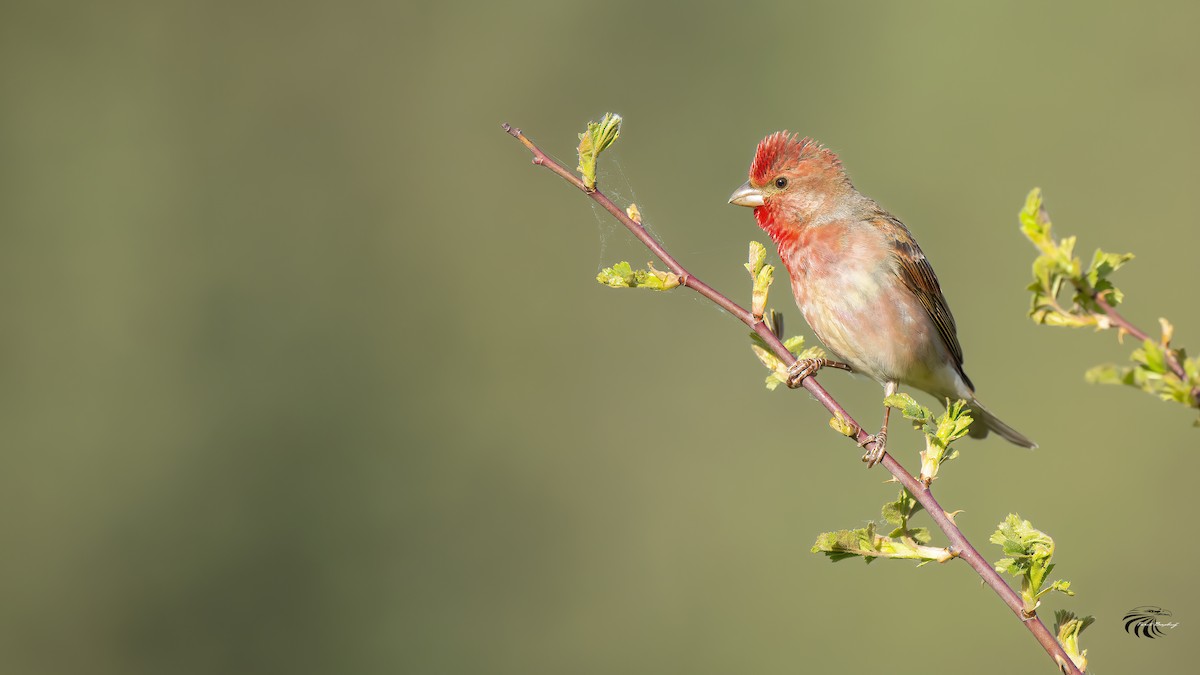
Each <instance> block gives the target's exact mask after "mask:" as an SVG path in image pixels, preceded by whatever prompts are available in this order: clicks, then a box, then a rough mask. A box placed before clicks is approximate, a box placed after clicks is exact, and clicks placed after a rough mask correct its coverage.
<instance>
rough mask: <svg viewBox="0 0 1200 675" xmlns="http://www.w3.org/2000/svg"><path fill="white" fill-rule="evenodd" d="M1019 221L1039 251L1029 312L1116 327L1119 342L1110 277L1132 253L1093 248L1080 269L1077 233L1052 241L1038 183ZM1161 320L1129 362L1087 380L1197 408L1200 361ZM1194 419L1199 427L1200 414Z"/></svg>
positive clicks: (1122, 329)
mask: <svg viewBox="0 0 1200 675" xmlns="http://www.w3.org/2000/svg"><path fill="white" fill-rule="evenodd" d="M1020 221H1021V231H1022V232H1023V233H1024V234H1025V236H1026V237H1028V238H1029V240H1030V241H1031V242H1033V244H1034V246H1036V247H1037V249H1038V251H1039V255H1038V257H1037V259H1036V260H1034V261H1033V282H1032V283H1031V284H1030V285H1029V290H1030V291H1032V292H1033V300H1032V303H1031V305H1030V309H1029V315H1030V317H1032V318H1033V320H1034V321H1035V322H1037V323H1040V324H1045V325H1048V326H1067V327H1071V328H1082V327H1085V326H1091V327H1093V328H1095V329H1096V330H1107V329H1110V328H1114V327H1115V328H1116V329H1117V338H1118V340H1122V341H1123V338H1124V337H1125V335H1126V334H1129V332H1130V329H1129V327H1128V326H1129V324H1128V323H1125V322H1123V321H1122V320H1120V318H1119V316H1118V315H1116V314H1115V312H1113V311H1112V310H1111V308H1113V307H1116V306H1117V305H1119V304H1121V302H1122V301H1123V300H1124V299H1125V295H1124V294H1123V293H1122V292H1121V290H1120V289H1119V288H1117V287H1116V286H1114V285H1113V283H1112V280H1111V278H1110V277H1111V275H1112V273H1113V272H1116V271H1117V270H1118V269H1120V268H1121V267H1122V266H1123V265H1124V264H1125V263H1127V262H1129V261H1130V260H1133V254H1132V253H1108V252H1106V251H1102V250H1100V249H1096V252H1095V253H1093V254H1092V262H1091V264H1090V265H1088V267H1087V269H1084V268H1083V266H1082V263H1081V262H1080V259H1079V258H1077V257H1075V254H1074V250H1075V237H1064V238H1063V239H1058V240H1055V239H1054V237H1053V236H1052V235H1051V227H1052V226H1051V223H1050V216H1049V214H1048V213H1047V212H1046V208H1045V206H1044V205H1043V203H1042V194H1041V191H1040V190H1038V189H1036V188H1035V189H1034V190H1033V191H1032V192H1030V193H1029V196H1028V197H1026V199H1025V206H1024V208H1022V209H1021V213H1020ZM1066 288H1070V289H1073V291H1072V293H1071V299H1070V305H1069V306H1064V305H1063V303H1062V301H1060V296H1062V295H1064V294H1065V293H1064V289H1066ZM1101 301H1103V303H1104V304H1105V305H1107V306H1108V307H1107V308H1106V307H1104V306H1103V305H1102V304H1101ZM1114 317H1115V318H1114ZM1159 324H1160V326H1161V329H1162V333H1161V337H1160V338H1159V340H1158V341H1157V342H1155V341H1153V340H1148V339H1147V340H1143V342H1142V345H1141V346H1140V347H1138V348H1137V349H1135V350H1134V351H1133V353H1132V354H1130V357H1129V358H1130V362H1131V363H1130V365H1124V366H1118V365H1116V364H1111V363H1107V364H1102V365H1099V366H1096V367H1094V368H1091V369H1090V370H1088V371H1087V373H1085V375H1084V377H1085V379H1086V380H1087V381H1088V382H1092V383H1099V384H1123V385H1126V386H1130V387H1134V388H1136V389H1140V390H1142V391H1144V392H1146V393H1148V394H1151V395H1153V396H1157V397H1159V398H1161V399H1162V400H1164V401H1175V402H1178V403H1182V404H1183V405H1185V406H1188V407H1191V408H1198V409H1200V360H1197V359H1195V358H1188V357H1187V354H1186V353H1185V352H1184V350H1183V349H1175V348H1172V347H1171V338H1172V336H1173V333H1174V328H1173V327H1172V326H1171V323H1170V322H1169V321H1167V320H1166V319H1161V318H1160V319H1159ZM1139 335H1141V334H1140V332H1139ZM1195 424H1196V426H1200V418H1198V419H1197V420H1196V422H1195Z"/></svg>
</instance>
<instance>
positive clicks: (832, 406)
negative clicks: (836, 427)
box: [501, 124, 1082, 675]
mask: <svg viewBox="0 0 1200 675" xmlns="http://www.w3.org/2000/svg"><path fill="white" fill-rule="evenodd" d="M501 126H502V127H503V128H504V131H506V132H507V133H508V134H509V135H510V136H512V137H513V138H515V139H517V140H518V141H520V142H521V143H522V144H524V145H525V147H526V148H528V149H529V151H530V152H531V153H533V163H534V164H537V165H539V166H544V167H546V168H547V169H550V170H551V171H553V172H554V173H556V174H558V175H559V176H561V177H562V178H563V179H564V180H566V181H567V182H568V183H570V184H572V185H574V186H575V187H576V188H578V189H579V190H581V191H582V192H583V193H584V194H586V195H587V196H588V197H590V198H591V199H592V200H593V201H595V202H596V203H598V204H599V205H600V206H602V207H604V210H606V211H608V212H609V213H611V214H612V215H613V217H614V218H616V219H617V220H618V221H620V222H621V224H622V225H624V226H625V227H626V229H628V230H629V231H630V232H631V233H633V236H635V237H637V238H638V240H639V241H641V242H642V243H643V244H645V245H646V247H647V248H649V249H650V251H651V252H652V253H654V255H655V256H657V257H658V259H659V260H661V261H662V262H663V264H665V265H666V266H667V267H668V268H669V269H670V270H671V271H672V272H674V273H675V274H677V275H678V276H679V277H680V285H682V286H686V287H688V288H690V289H692V290H694V291H696V292H697V293H699V294H700V295H703V296H704V297H706V298H708V299H709V300H711V301H712V302H714V303H715V304H716V305H717V306H719V307H721V308H722V309H724V310H725V311H727V312H729V313H730V314H732V315H733V316H735V317H736V318H737V319H738V320H739V321H741V322H742V323H744V324H746V325H747V326H749V327H750V329H751V330H753V331H754V332H755V333H756V334H757V335H758V336H759V337H761V338H762V339H763V341H764V342H766V343H767V346H769V347H770V348H771V351H772V352H774V353H775V356H776V357H778V358H779V359H780V360H781V361H783V362H784V364H785V365H788V366H790V365H792V364H793V363H795V362H796V357H795V356H793V355H792V353H791V352H790V351H788V349H787V347H785V346H784V345H783V343H782V342H781V341H780V340H779V338H778V337H777V336H776V335H775V333H773V332H771V329H770V328H769V327H768V326H767V324H766V322H764V321H763V319H762V318H760V317H756V316H754V315H753V314H752V313H751V312H750V311H749V310H746V309H744V308H742V307H741V306H740V305H738V304H737V303H736V302H734V301H732V300H730V299H729V298H727V297H726V296H725V295H723V294H721V293H719V292H718V291H716V290H715V289H713V288H712V287H711V286H709V285H708V284H706V283H704V282H702V281H700V280H699V279H697V278H696V277H695V276H694V275H692V274H691V273H690V272H688V271H687V270H686V269H685V268H684V267H683V265H681V264H679V261H677V260H676V259H675V258H674V257H673V256H672V255H671V254H670V253H667V251H666V249H664V248H663V247H662V244H660V243H659V242H658V241H656V240H655V239H654V237H651V236H650V234H649V233H648V232H647V231H646V229H645V228H644V227H642V225H641V224H640V223H638V222H637V221H635V220H633V219H632V218H630V217H629V216H628V215H626V213H625V212H624V211H623V210H621V209H620V208H619V207H618V206H617V205H616V204H614V203H613V202H612V200H611V199H609V198H608V197H607V196H606V195H605V194H604V193H603V192H601V191H600V190H599V189H593V190H589V189H588V188H587V187H586V186H585V185H584V184H583V181H582V180H580V179H579V178H578V177H577V176H575V175H574V174H573V173H571V172H570V171H569V170H567V169H566V168H565V167H563V166H562V165H561V164H559V163H558V162H556V161H555V160H554V159H553V158H551V157H549V156H547V155H546V153H544V152H542V150H541V149H540V148H539V147H538V146H537V145H535V144H534V143H533V142H532V141H530V140H529V139H528V138H526V137H525V135H524V134H522V133H521V130H520V129H517V128H514V127H512V126H510V125H508V124H502V125H501ZM801 386H803V387H804V388H805V389H806V390H807V391H808V393H810V394H812V396H813V397H814V398H816V399H817V401H819V402H820V403H821V405H823V406H825V408H826V409H827V410H828V411H829V412H831V413H833V414H834V415H836V416H839V417H841V418H842V419H844V420H846V422H848V423H849V424H850V425H852V427H853V428H854V429H856V430H857V431H856V433H855V435H854V440H856V441H857V442H859V443H863V444H864V445H863V446H862V447H865V448H867V449H870V448H874V447H875V443H874V441H870V442H868V439H870V435H869V434H868V433H867V432H866V431H865V430H864V429H863V427H862V425H860V424H859V423H858V422H855V421H854V418H853V417H851V416H850V413H848V412H846V409H845V408H843V407H842V406H841V404H839V403H838V402H837V401H836V400H834V398H833V397H832V396H830V394H829V392H828V391H826V390H825V388H824V387H822V386H821V385H820V384H819V383H818V382H817V378H816V376H815V375H810V376H809V377H807V378H805V379H804V380H803V381H802V382H801ZM879 463H880V464H882V465H883V467H884V468H885V469H887V470H888V472H889V473H891V474H892V475H893V476H895V478H896V480H898V481H899V482H900V484H901V485H903V486H904V489H906V490H908V491H909V493H910V494H912V495H913V497H915V498H916V500H917V501H918V502H919V503H920V504H921V506H922V507H924V509H925V510H926V511H927V512H928V513H929V515H930V517H932V518H933V521H934V523H936V524H937V526H938V529H940V530H941V531H942V533H943V534H945V535H946V538H947V539H949V540H950V544H951V545H950V550H951V552H952V553H953V554H954V555H955V556H956V557H959V558H962V559H963V560H964V561H966V563H967V564H968V565H970V566H971V568H972V569H974V570H975V572H976V573H977V574H978V575H979V576H980V578H982V579H983V582H984V583H985V584H987V586H988V587H989V588H991V589H992V590H993V591H995V592H996V594H997V595H999V596H1000V599H1001V600H1003V601H1004V604H1006V605H1008V608H1009V609H1011V610H1012V611H1013V613H1015V614H1016V615H1017V616H1018V617H1019V618H1020V619H1021V622H1022V623H1023V624H1024V625H1025V627H1026V628H1028V629H1029V632H1030V633H1032V634H1033V636H1034V639H1036V640H1037V641H1038V643H1039V644H1041V645H1042V648H1043V649H1045V650H1046V653H1047V654H1049V655H1050V658H1052V659H1053V660H1054V662H1055V663H1056V664H1057V665H1058V667H1059V669H1060V670H1061V671H1062V672H1064V673H1069V674H1070V675H1082V673H1081V671H1080V670H1079V669H1078V668H1077V667H1075V664H1074V663H1073V662H1072V661H1071V659H1070V658H1069V657H1068V656H1067V653H1066V652H1065V651H1063V648H1062V646H1061V645H1059V643H1058V640H1057V639H1055V637H1054V635H1053V634H1052V633H1051V632H1050V630H1049V629H1048V628H1046V625H1045V624H1044V623H1042V620H1041V618H1039V617H1038V616H1037V615H1026V614H1025V613H1024V603H1023V602H1022V600H1021V597H1020V595H1018V594H1017V592H1016V591H1014V590H1013V589H1012V587H1010V586H1009V585H1008V584H1007V583H1006V582H1005V581H1004V579H1003V578H1002V577H1001V576H1000V574H999V573H998V572H996V570H995V569H994V568H993V567H992V566H991V564H990V563H988V562H987V560H985V559H984V558H983V556H982V555H980V554H979V551H977V550H975V547H974V546H972V545H971V542H969V541H967V538H966V537H965V536H964V535H963V533H962V531H961V530H959V529H958V526H957V525H955V524H954V521H953V520H951V518H950V516H949V515H948V514H947V513H946V512H945V511H944V510H943V509H942V507H941V505H940V504H938V502H937V500H936V499H934V498H933V493H932V492H930V490H929V488H928V486H926V485H925V484H924V483H922V482H921V481H919V480H917V479H916V478H914V477H913V475H912V474H911V473H909V472H908V471H907V470H906V469H905V468H904V467H903V466H901V465H900V463H899V462H898V461H896V459H895V458H894V457H892V456H891V455H890V454H888V453H886V452H885V453H884V454H883V458H882V459H881V460H880V462H879Z"/></svg>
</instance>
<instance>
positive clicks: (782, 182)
mask: <svg viewBox="0 0 1200 675" xmlns="http://www.w3.org/2000/svg"><path fill="white" fill-rule="evenodd" d="M775 187H777V188H779V189H780V190H782V189H783V188H785V187H787V178H784V177H783V176H780V177H779V178H776V179H775Z"/></svg>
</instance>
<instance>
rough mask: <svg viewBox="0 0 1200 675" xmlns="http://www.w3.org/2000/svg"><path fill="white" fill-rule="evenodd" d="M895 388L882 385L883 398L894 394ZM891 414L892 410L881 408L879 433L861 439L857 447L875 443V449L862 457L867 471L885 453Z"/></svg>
mask: <svg viewBox="0 0 1200 675" xmlns="http://www.w3.org/2000/svg"><path fill="white" fill-rule="evenodd" d="M897 386H898V385H897V384H896V383H895V382H888V383H887V384H885V385H883V397H884V398H887V397H889V396H891V395H892V394H894V393H896V387H897ZM891 414H892V409H891V408H890V407H889V406H886V405H885V406H883V428H881V429H880V430H879V433H877V434H875V435H873V436H867V437H866V438H865V439H863V441H862V443H859V444H858V447H860V448H864V447H866V446H867V444H869V443H872V442H873V443H875V447H874V448H872V449H870V450H868V451H867V452H866V453H865V454H864V455H863V456H862V461H864V462H866V463H867V468H868V469H869V468H871V467H873V466H875V464H876V463H878V462H879V460H881V459H883V453H884V452H886V448H887V428H888V417H890V416H891Z"/></svg>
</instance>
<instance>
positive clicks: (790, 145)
mask: <svg viewBox="0 0 1200 675" xmlns="http://www.w3.org/2000/svg"><path fill="white" fill-rule="evenodd" d="M798 136H799V134H790V133H788V132H787V131H777V132H775V133H773V134H771V135H770V136H767V137H766V138H764V139H762V141H760V142H759V144H758V150H756V151H755V153H754V162H752V163H751V164H750V182H751V183H752V184H753V185H766V184H767V183H768V182H769V181H770V180H771V179H772V178H774V177H775V174H776V173H778V172H779V171H782V170H785V169H792V168H795V167H796V166H797V165H799V164H800V162H802V161H804V160H807V159H816V158H820V159H822V160H824V161H823V162H822V164H824V165H825V166H827V167H829V168H833V169H841V168H842V163H841V161H840V160H839V159H838V158H837V155H835V154H833V152H831V151H830V150H827V149H826V148H825V146H823V145H821V144H820V143H818V142H816V141H814V140H813V139H811V138H808V137H805V138H798Z"/></svg>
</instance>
